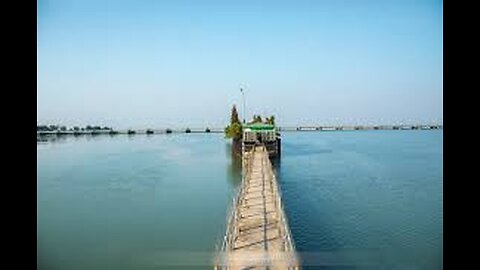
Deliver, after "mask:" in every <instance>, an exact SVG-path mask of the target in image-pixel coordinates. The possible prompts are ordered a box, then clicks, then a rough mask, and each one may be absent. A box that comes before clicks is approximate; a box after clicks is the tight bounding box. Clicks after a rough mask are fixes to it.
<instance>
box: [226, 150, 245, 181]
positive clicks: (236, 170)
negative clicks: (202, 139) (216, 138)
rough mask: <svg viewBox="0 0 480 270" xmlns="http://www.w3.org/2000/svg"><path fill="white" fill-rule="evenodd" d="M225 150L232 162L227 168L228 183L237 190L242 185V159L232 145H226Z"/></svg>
mask: <svg viewBox="0 0 480 270" xmlns="http://www.w3.org/2000/svg"><path fill="white" fill-rule="evenodd" d="M225 150H226V153H227V158H228V159H229V160H230V162H229V164H228V167H227V168H228V176H229V177H228V181H229V182H231V184H232V186H233V187H234V188H237V187H238V186H239V185H240V184H241V183H242V157H241V156H239V155H238V154H237V153H235V152H234V151H233V147H232V144H231V143H228V144H226V147H225Z"/></svg>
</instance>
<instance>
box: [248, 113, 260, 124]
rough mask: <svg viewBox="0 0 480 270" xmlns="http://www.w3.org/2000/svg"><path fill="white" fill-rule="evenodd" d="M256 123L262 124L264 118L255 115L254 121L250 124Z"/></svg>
mask: <svg viewBox="0 0 480 270" xmlns="http://www.w3.org/2000/svg"><path fill="white" fill-rule="evenodd" d="M255 123H262V117H261V116H260V115H256V114H254V115H253V120H252V121H251V122H250V124H255Z"/></svg>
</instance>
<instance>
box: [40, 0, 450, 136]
mask: <svg viewBox="0 0 480 270" xmlns="http://www.w3.org/2000/svg"><path fill="white" fill-rule="evenodd" d="M442 16H443V12H442V1H433V0H391V1H389V0H383V1H380V0H378V1H377V0H370V1H367V0H316V1H299V0H296V1H281V0H275V1H268V0H265V1H253V0H242V1H229V0H223V1H201V0H190V1H186V0H172V1H166V0H165V1H160V0H159V1H154V0H150V1H148V0H135V1H133V0H132V1H122V0H111V1H108V0H75V1H73V0H38V2H37V124H60V125H67V126H73V125H79V126H86V125H88V124H89V125H102V126H105V125H106V126H112V127H116V128H162V127H207V126H208V127H224V126H225V125H226V124H228V121H229V117H230V110H231V107H232V105H234V104H236V105H237V108H238V110H239V113H240V116H241V117H243V115H244V110H243V99H242V93H241V92H240V88H241V87H242V88H243V89H244V92H245V96H244V97H245V104H246V106H245V107H246V114H245V115H246V117H247V119H250V118H251V116H252V114H261V115H275V118H276V122H277V124H278V125H281V126H296V125H357V124H365V125H368V124H416V123H427V124H428V123H438V124H443V18H442Z"/></svg>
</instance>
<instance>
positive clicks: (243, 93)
mask: <svg viewBox="0 0 480 270" xmlns="http://www.w3.org/2000/svg"><path fill="white" fill-rule="evenodd" d="M240 92H242V99H243V124H245V114H246V111H245V92H243V88H241V87H240Z"/></svg>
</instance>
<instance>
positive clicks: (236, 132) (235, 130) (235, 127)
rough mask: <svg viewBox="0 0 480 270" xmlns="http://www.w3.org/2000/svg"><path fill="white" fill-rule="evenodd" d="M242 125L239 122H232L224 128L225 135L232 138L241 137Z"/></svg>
mask: <svg viewBox="0 0 480 270" xmlns="http://www.w3.org/2000/svg"><path fill="white" fill-rule="evenodd" d="M242 135H243V134H242V125H241V124H240V123H233V124H231V125H229V126H227V127H226V128H225V137H227V138H231V139H234V140H239V139H241V138H242Z"/></svg>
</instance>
